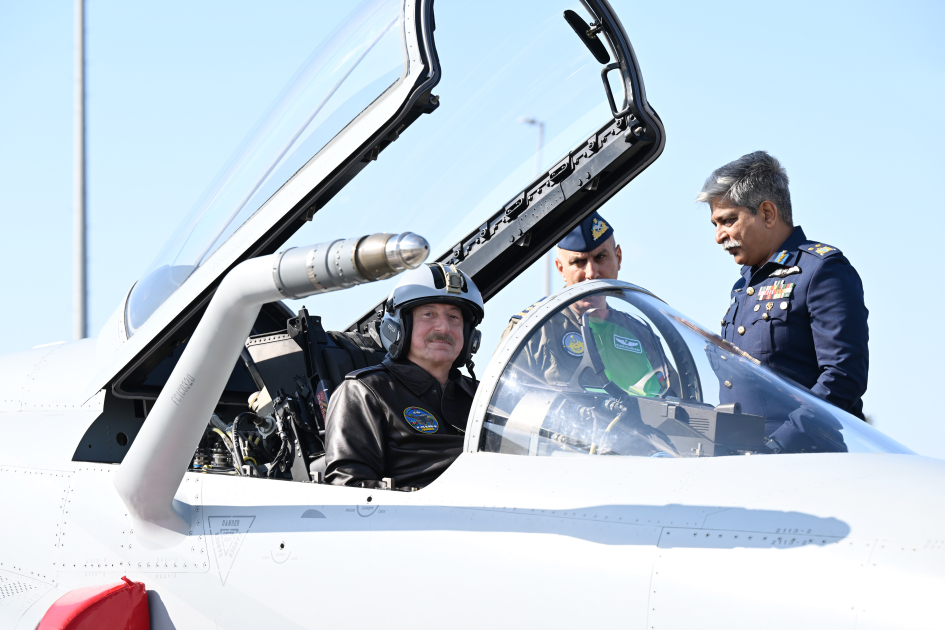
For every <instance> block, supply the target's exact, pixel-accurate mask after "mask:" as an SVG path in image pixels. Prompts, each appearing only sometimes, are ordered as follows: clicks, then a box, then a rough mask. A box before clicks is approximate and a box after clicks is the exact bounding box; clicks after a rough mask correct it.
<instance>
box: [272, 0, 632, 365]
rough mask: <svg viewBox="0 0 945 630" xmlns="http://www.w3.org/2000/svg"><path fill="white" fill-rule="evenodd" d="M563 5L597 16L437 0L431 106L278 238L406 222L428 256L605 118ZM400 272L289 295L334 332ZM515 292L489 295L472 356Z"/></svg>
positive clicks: (508, 309)
mask: <svg viewBox="0 0 945 630" xmlns="http://www.w3.org/2000/svg"><path fill="white" fill-rule="evenodd" d="M565 9H573V10H574V11H577V12H578V13H579V14H580V15H581V17H582V18H583V19H585V20H586V21H588V22H590V21H592V20H593V19H594V18H593V16H592V15H591V14H589V13H588V12H587V11H586V10H585V9H584V7H583V6H582V5H581V3H580V2H576V1H574V0H549V1H547V2H543V3H507V2H505V3H503V2H496V1H495V0H483V1H481V2H439V1H438V2H437V3H436V4H435V12H436V31H435V32H434V40H435V44H436V51H437V56H438V58H439V61H440V64H441V66H442V78H441V80H440V83H439V84H438V85H437V87H436V88H435V90H434V91H435V93H436V94H437V95H438V96H439V103H440V105H439V107H438V108H437V109H436V111H434V112H433V113H432V114H430V115H425V116H423V117H422V118H420V119H419V120H417V121H416V122H415V123H414V124H413V125H411V126H410V127H409V128H408V129H406V130H405V131H404V132H403V134H402V135H401V136H400V139H399V140H397V141H396V142H394V143H393V144H391V145H390V146H388V147H387V148H386V149H384V151H383V152H382V153H381V154H380V156H379V157H378V160H377V161H376V162H372V163H371V164H370V165H369V166H368V167H367V168H365V169H364V171H362V172H361V173H359V174H358V176H357V178H356V179H355V180H353V181H352V182H351V183H349V184H348V185H347V186H346V187H345V189H344V190H343V191H341V192H340V193H338V194H337V195H336V196H335V197H334V198H333V199H332V200H331V201H329V202H328V204H327V205H326V206H325V207H324V208H322V209H321V210H319V211H318V214H317V215H316V216H315V219H314V220H313V221H312V222H311V223H310V224H308V225H306V226H304V227H302V229H300V230H299V231H298V232H297V233H296V234H295V235H294V236H293V237H292V238H291V239H289V241H288V242H287V243H286V246H293V245H295V246H304V245H307V244H310V243H317V242H319V241H320V240H322V239H324V238H325V237H326V236H332V237H341V236H356V235H358V234H364V233H367V232H373V231H385V232H392V233H397V232H403V231H411V232H416V233H417V234H420V235H422V236H424V237H425V238H426V239H427V240H428V241H429V242H430V244H431V259H432V258H435V257H437V256H439V255H441V254H443V253H445V252H447V251H449V250H450V249H452V248H453V246H454V245H456V244H457V243H458V242H459V241H460V240H461V239H463V238H465V237H466V236H467V235H468V234H469V233H470V232H472V231H474V230H476V229H477V228H478V227H479V226H480V225H481V224H482V222H483V221H485V220H486V219H487V218H488V217H490V216H491V215H492V214H494V213H495V212H496V211H498V210H499V209H501V208H502V207H503V206H505V204H507V203H508V202H509V201H510V200H511V199H513V198H514V197H515V195H517V194H518V193H519V192H520V191H521V190H522V189H524V188H525V187H526V186H528V185H529V184H530V183H531V182H532V181H533V180H534V179H535V177H536V176H537V175H538V174H539V173H541V172H544V171H546V170H547V169H549V168H551V167H552V166H553V165H554V164H557V163H558V162H560V161H561V159H562V158H563V156H565V155H566V154H567V152H568V151H570V150H572V149H574V148H575V147H577V146H579V145H580V144H581V143H582V142H584V141H586V140H587V138H588V137H589V136H590V135H591V134H592V133H594V132H595V131H597V130H598V129H599V128H600V127H603V126H604V125H606V124H607V123H608V122H609V121H610V120H611V119H612V116H611V112H610V106H609V105H608V102H607V95H606V92H605V91H604V87H603V84H602V82H601V75H600V72H601V68H602V66H601V64H600V63H598V62H597V60H595V59H594V57H593V56H592V55H591V53H590V52H588V50H587V48H586V47H585V46H584V44H583V43H582V42H581V40H580V39H578V38H577V37H576V36H575V34H574V31H573V30H572V29H571V27H570V26H569V25H568V23H567V22H566V21H565V20H564V18H563V17H562V15H563V13H564V11H565ZM500 16H501V18H500ZM603 36H604V35H603V34H602V35H601V37H603ZM618 74H619V73H616V72H611V75H614V76H616V75H618ZM616 97H617V99H618V101H619V100H620V99H621V98H622V92H620V91H617V92H616ZM397 280H398V279H397V278H392V279H390V280H386V281H382V282H378V283H372V284H368V285H363V286H359V287H354V288H352V289H349V290H347V291H344V292H343V293H333V294H326V295H323V296H319V298H318V299H317V300H315V299H311V298H310V299H308V300H304V301H297V302H291V301H289V302H287V303H288V304H289V305H290V306H292V307H293V308H295V309H297V308H299V307H300V306H301V305H302V304H307V305H308V307H309V309H317V312H318V313H319V314H320V315H322V317H323V321H324V323H325V327H326V328H327V329H329V330H343V329H345V328H347V327H348V326H349V325H350V324H351V323H352V322H354V321H356V320H357V319H358V318H359V317H361V316H362V315H364V313H365V312H367V311H368V310H370V309H371V308H373V307H374V305H375V304H377V303H379V302H380V301H382V300H383V298H384V296H386V295H387V294H389V293H390V291H391V289H392V288H393V285H395V284H396V283H397ZM532 299H534V298H532ZM521 300H522V298H521V295H519V296H518V300H517V301H516V300H514V299H513V300H512V301H511V304H506V305H504V306H498V305H496V306H492V305H493V303H494V299H493V300H490V308H488V309H487V313H486V321H485V322H484V323H483V325H482V326H480V329H481V330H482V331H483V336H484V337H483V351H481V354H480V355H479V356H477V362H483V363H484V362H485V361H486V360H487V359H486V357H485V355H486V353H487V352H491V350H492V348H494V347H495V343H497V342H498V335H499V332H501V330H502V328H503V327H504V326H505V323H506V322H507V321H508V318H509V314H510V313H514V312H516V311H517V310H519V309H521V308H522V307H523V306H524V305H523V304H521V303H520V302H521ZM529 301H531V300H529ZM526 304H527V302H526Z"/></svg>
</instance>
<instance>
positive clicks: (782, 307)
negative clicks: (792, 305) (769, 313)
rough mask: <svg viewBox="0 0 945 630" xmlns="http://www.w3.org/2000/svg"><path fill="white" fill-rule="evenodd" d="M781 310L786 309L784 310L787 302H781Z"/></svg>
mask: <svg viewBox="0 0 945 630" xmlns="http://www.w3.org/2000/svg"><path fill="white" fill-rule="evenodd" d="M781 310H782V311H786V310H787V302H781Z"/></svg>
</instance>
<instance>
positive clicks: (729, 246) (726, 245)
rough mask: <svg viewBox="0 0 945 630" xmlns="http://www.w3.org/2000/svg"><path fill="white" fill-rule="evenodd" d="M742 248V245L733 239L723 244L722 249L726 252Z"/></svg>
mask: <svg viewBox="0 0 945 630" xmlns="http://www.w3.org/2000/svg"><path fill="white" fill-rule="evenodd" d="M741 246H742V244H741V243H739V242H738V241H735V240H732V239H729V240H727V241H724V242H723V243H722V249H724V250H725V251H729V250H731V249H735V248H736V247H741Z"/></svg>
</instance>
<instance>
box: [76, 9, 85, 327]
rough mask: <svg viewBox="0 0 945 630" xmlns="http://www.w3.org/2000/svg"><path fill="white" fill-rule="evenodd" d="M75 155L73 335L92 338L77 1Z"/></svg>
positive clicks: (81, 12) (81, 26)
mask: <svg viewBox="0 0 945 630" xmlns="http://www.w3.org/2000/svg"><path fill="white" fill-rule="evenodd" d="M73 125H74V134H75V135H74V143H75V147H74V150H75V153H74V156H73V160H74V164H73V168H74V169H75V170H74V173H73V178H74V182H73V224H72V230H73V261H72V267H73V269H72V273H73V280H72V282H73V287H72V304H73V306H72V308H73V316H72V336H73V337H75V338H76V339H84V338H85V337H87V336H88V321H87V319H86V317H87V314H88V305H87V299H88V273H87V271H86V262H87V258H88V256H87V255H86V251H85V245H86V220H85V201H86V191H85V0H75V120H74V121H73Z"/></svg>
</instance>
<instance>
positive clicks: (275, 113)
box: [125, 0, 406, 335]
mask: <svg viewBox="0 0 945 630" xmlns="http://www.w3.org/2000/svg"><path fill="white" fill-rule="evenodd" d="M402 22H403V12H402V3H401V0H365V1H364V2H362V3H361V4H360V5H359V6H358V7H357V8H356V9H355V10H354V11H353V12H352V13H351V14H350V15H349V16H348V18H347V19H346V20H345V21H344V22H343V23H342V24H341V25H340V26H339V27H338V28H337V29H336V30H335V31H334V33H333V34H332V35H331V36H330V37H329V38H328V39H327V40H326V41H325V42H324V43H323V44H322V45H321V46H320V47H319V48H318V49H317V50H316V51H315V52H314V53H313V54H312V55H311V56H310V57H309V59H308V60H307V61H306V62H305V64H303V66H302V67H301V69H300V70H299V71H298V72H297V73H296V75H295V77H294V78H293V79H292V80H291V81H290V82H289V85H288V86H287V87H286V88H285V90H283V92H282V94H281V95H280V96H279V97H278V98H277V99H276V101H275V102H274V104H273V105H272V106H271V107H270V109H269V111H268V112H267V113H266V114H265V115H264V116H263V118H262V119H261V121H260V122H259V124H258V125H257V126H256V128H255V129H254V130H253V131H252V133H250V135H249V136H248V137H247V139H246V141H245V142H244V143H243V145H242V146H241V147H240V148H239V149H238V150H237V151H236V153H235V154H234V155H233V157H232V158H231V159H230V161H229V162H228V163H227V165H226V166H225V167H224V168H223V170H222V171H221V172H220V174H219V175H218V176H217V178H216V180H215V181H214V182H213V184H212V185H211V186H210V187H209V188H208V189H207V191H206V192H205V193H204V195H203V197H202V198H201V199H200V201H198V203H197V204H196V206H195V207H194V208H193V210H192V211H191V212H190V214H189V215H187V217H186V218H185V219H184V221H183V223H181V225H180V227H178V229H177V231H176V232H175V233H174V235H173V236H172V237H171V239H170V240H169V241H168V242H167V244H166V245H165V246H164V248H163V249H162V250H161V252H160V253H159V254H158V256H157V257H156V258H155V259H154V261H153V262H152V263H151V265H150V266H149V267H148V269H147V271H146V272H145V274H144V276H143V277H142V278H141V280H139V282H138V283H137V284H136V285H135V287H134V289H133V290H132V292H131V295H130V296H129V299H128V304H127V307H126V313H125V315H126V324H127V329H128V333H129V335H131V334H134V332H135V331H136V330H137V329H138V328H140V327H141V325H142V324H144V322H145V321H147V320H148V318H149V317H150V316H151V315H152V314H153V313H154V311H155V310H157V308H158V307H159V306H160V305H161V304H163V303H164V302H165V301H166V300H167V298H168V297H169V296H170V295H171V294H173V293H174V291H176V290H177V289H178V288H179V287H180V286H181V285H182V284H183V283H184V281H186V280H187V278H189V277H190V275H191V274H192V273H193V272H194V270H195V269H197V268H198V267H199V266H200V265H201V264H203V263H204V262H205V261H206V260H207V259H208V258H209V257H210V256H211V255H212V254H213V253H214V252H215V251H216V250H217V249H218V248H219V247H220V246H221V245H222V244H223V243H224V242H225V241H226V240H227V239H228V238H229V237H230V236H231V235H232V234H233V233H234V232H235V231H236V230H237V229H238V228H239V227H240V226H241V225H242V224H243V223H245V222H246V220H247V219H248V218H249V217H251V216H252V215H253V214H254V213H255V212H256V211H257V210H259V208H260V207H261V206H262V205H263V204H264V203H265V202H266V201H267V200H268V199H269V198H270V197H271V196H272V195H273V194H274V193H275V192H276V191H277V190H279V188H281V187H282V185H283V184H285V183H286V182H287V181H288V180H289V179H290V178H291V177H292V176H293V175H294V174H295V173H296V172H297V171H298V170H299V169H300V168H301V167H302V166H304V165H305V164H306V163H307V162H308V161H309V160H311V159H312V157H313V156H315V155H316V154H317V153H318V152H319V151H320V150H321V149H322V148H324V147H325V146H326V145H327V144H328V143H329V141H331V139H332V138H334V137H335V136H336V135H337V134H338V133H339V132H340V131H341V130H342V129H344V128H345V126H347V125H348V123H350V122H351V121H352V120H353V119H354V118H356V117H357V116H358V114H359V113H361V112H362V111H363V110H364V109H365V108H367V107H368V106H369V105H370V104H371V103H372V102H374V101H375V100H376V99H377V98H378V97H379V96H381V95H382V94H383V93H384V92H386V91H387V90H388V89H389V88H390V87H391V86H393V85H394V84H396V83H397V82H398V81H399V80H400V79H401V78H402V77H403V76H405V72H406V52H405V50H404V45H403V41H404V32H403V24H402Z"/></svg>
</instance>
